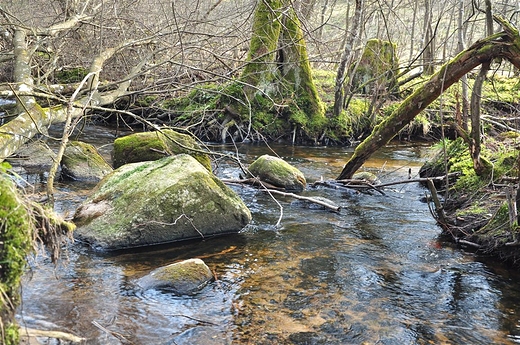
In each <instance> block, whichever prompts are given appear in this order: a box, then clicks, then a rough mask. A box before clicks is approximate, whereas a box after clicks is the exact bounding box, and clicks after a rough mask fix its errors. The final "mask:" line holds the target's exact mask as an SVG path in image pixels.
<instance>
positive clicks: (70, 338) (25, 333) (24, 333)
mask: <svg viewBox="0 0 520 345" xmlns="http://www.w3.org/2000/svg"><path fill="white" fill-rule="evenodd" d="M20 337H22V338H25V337H27V338H31V337H44V338H52V339H59V341H60V343H61V340H65V341H67V342H71V343H80V342H82V341H84V340H86V339H85V338H81V337H78V336H76V335H74V334H71V333H65V332H60V331H43V330H40V329H33V328H27V327H23V328H20ZM29 343H31V344H32V342H31V341H29Z"/></svg>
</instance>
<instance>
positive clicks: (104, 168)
mask: <svg viewBox="0 0 520 345" xmlns="http://www.w3.org/2000/svg"><path fill="white" fill-rule="evenodd" d="M110 172H112V167H111V166H110V165H109V164H108V163H107V162H106V161H105V159H104V158H103V157H102V156H101V155H100V154H99V152H98V151H97V149H96V148H95V147H94V146H93V145H91V144H87V143H84V142H81V141H71V142H70V143H69V145H67V148H66V149H65V153H64V155H63V158H62V160H61V174H62V177H63V178H67V179H71V180H74V181H84V182H99V181H101V179H102V178H103V177H105V175H107V174H109V173H110Z"/></svg>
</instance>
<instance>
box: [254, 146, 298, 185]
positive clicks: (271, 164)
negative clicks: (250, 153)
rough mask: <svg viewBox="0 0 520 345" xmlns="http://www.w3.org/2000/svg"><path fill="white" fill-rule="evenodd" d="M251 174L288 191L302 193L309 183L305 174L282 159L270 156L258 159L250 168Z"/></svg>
mask: <svg viewBox="0 0 520 345" xmlns="http://www.w3.org/2000/svg"><path fill="white" fill-rule="evenodd" d="M249 172H250V173H251V174H252V175H253V176H256V177H258V178H259V179H260V180H261V181H264V182H267V183H270V184H272V185H273V186H276V187H280V188H285V189H286V190H291V191H298V192H301V191H303V190H304V189H305V187H306V185H307V181H306V180H305V176H304V175H303V173H302V172H301V171H300V170H298V169H297V168H295V167H293V166H292V165H290V164H289V163H287V162H286V161H284V160H283V159H281V158H278V157H273V156H269V155H263V156H260V157H258V159H257V160H255V161H254V162H253V163H252V164H251V165H250V166H249Z"/></svg>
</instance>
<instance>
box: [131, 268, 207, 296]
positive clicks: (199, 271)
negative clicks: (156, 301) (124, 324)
mask: <svg viewBox="0 0 520 345" xmlns="http://www.w3.org/2000/svg"><path fill="white" fill-rule="evenodd" d="M212 280H213V273H212V272H211V270H210V269H209V267H208V266H207V265H206V264H205V263H204V261H202V260H201V259H188V260H184V261H181V262H176V263H174V264H171V265H167V266H163V267H160V268H158V269H156V270H153V271H152V272H150V273H149V274H147V275H146V276H144V277H142V278H141V279H139V281H138V284H139V286H140V287H141V288H143V289H145V290H148V289H160V290H167V291H172V292H173V293H175V294H177V295H190V294H195V293H197V292H199V291H200V290H202V288H204V286H206V285H207V284H208V283H209V282H210V281H212Z"/></svg>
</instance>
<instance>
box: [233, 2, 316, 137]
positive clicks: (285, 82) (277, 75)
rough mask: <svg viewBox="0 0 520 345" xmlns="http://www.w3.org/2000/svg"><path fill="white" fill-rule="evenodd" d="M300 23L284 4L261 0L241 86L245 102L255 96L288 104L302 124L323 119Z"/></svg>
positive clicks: (288, 4) (257, 9) (256, 11)
mask: <svg viewBox="0 0 520 345" xmlns="http://www.w3.org/2000/svg"><path fill="white" fill-rule="evenodd" d="M311 72H312V71H311V66H310V63H309V58H308V56H307V48H306V45H305V41H304V39H303V31H302V29H301V26H300V21H299V20H298V17H297V16H296V12H295V11H294V9H293V7H292V5H291V3H290V2H289V1H288V0H261V1H259V2H258V4H257V7H256V10H255V14H254V19H253V35H252V38H251V43H250V47H249V54H248V63H247V65H246V66H245V68H244V71H243V73H242V75H241V78H240V80H241V82H242V83H243V84H245V87H244V90H245V93H246V95H247V96H248V98H249V99H252V98H254V97H255V96H261V97H264V96H267V97H268V98H270V99H272V100H274V101H278V102H280V101H281V103H283V102H284V101H286V100H288V101H289V102H292V103H293V104H295V105H296V106H297V108H298V109H300V110H302V111H301V113H302V114H305V115H304V117H305V119H301V120H300V123H299V124H300V125H302V127H303V126H305V124H304V123H305V122H306V121H318V122H319V121H320V119H324V118H325V107H324V105H323V103H322V101H321V99H320V97H319V95H318V91H317V89H316V86H315V84H314V80H313V78H312V74H311Z"/></svg>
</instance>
